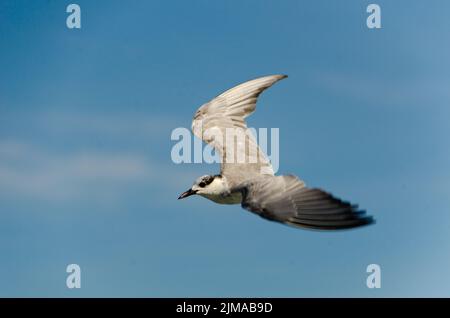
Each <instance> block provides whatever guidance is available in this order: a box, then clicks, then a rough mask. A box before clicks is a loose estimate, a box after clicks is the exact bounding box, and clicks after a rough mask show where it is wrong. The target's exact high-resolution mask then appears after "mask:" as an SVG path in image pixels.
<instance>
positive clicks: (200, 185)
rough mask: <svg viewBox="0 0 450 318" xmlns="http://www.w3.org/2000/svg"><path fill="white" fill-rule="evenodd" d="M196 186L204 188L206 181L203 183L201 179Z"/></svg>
mask: <svg viewBox="0 0 450 318" xmlns="http://www.w3.org/2000/svg"><path fill="white" fill-rule="evenodd" d="M198 186H199V187H200V188H204V187H205V186H206V183H204V182H203V181H202V182H200V183H199V184H198Z"/></svg>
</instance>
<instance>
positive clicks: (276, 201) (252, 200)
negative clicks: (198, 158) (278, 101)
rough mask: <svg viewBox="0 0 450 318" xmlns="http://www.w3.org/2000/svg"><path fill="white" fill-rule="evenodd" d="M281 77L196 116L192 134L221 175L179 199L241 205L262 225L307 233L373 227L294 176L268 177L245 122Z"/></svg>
mask: <svg viewBox="0 0 450 318" xmlns="http://www.w3.org/2000/svg"><path fill="white" fill-rule="evenodd" d="M285 77H286V76H285V75H271V76H265V77H261V78H257V79H254V80H251V81H248V82H245V83H243V84H240V85H238V86H236V87H233V88H232V89H230V90H228V91H226V92H224V93H222V94H221V95H219V96H217V97H216V98H214V99H212V100H211V101H210V102H208V103H206V104H204V105H203V106H202V107H200V108H199V109H198V110H197V112H196V113H195V116H194V120H193V122H192V131H193V132H194V135H195V136H197V137H198V138H201V139H202V140H204V141H205V142H207V143H209V144H210V145H211V146H213V147H214V148H215V150H216V151H218V152H219V154H220V156H221V173H220V174H219V175H213V176H211V175H205V176H202V177H200V178H198V179H197V180H196V181H195V183H194V185H193V186H192V187H191V189H189V190H188V191H186V192H184V193H183V194H181V195H180V197H179V199H182V198H185V197H188V196H190V195H193V194H197V195H200V196H203V197H205V198H207V199H209V200H211V201H214V202H216V203H219V204H241V205H242V207H243V208H245V209H247V210H249V211H251V212H253V213H256V214H258V215H259V216H261V217H263V218H265V219H268V220H271V221H276V222H280V223H284V224H287V225H291V226H296V227H302V228H310V229H320V230H334V229H346V228H353V227H358V226H362V225H366V224H370V223H373V222H374V221H373V219H372V217H370V216H366V215H365V211H360V210H358V209H357V206H356V205H352V204H350V203H348V202H344V201H341V200H340V199H337V198H335V197H333V196H332V195H331V194H329V193H327V192H325V191H323V190H320V189H312V188H308V187H306V185H305V183H304V182H303V181H301V180H300V179H299V178H297V177H296V176H293V175H287V176H275V175H274V172H273V169H272V166H271V164H270V161H269V160H268V159H267V157H266V155H265V154H264V153H263V152H262V150H261V149H260V148H259V147H258V145H257V142H256V140H255V138H254V137H253V135H252V134H251V133H250V132H249V130H248V128H247V124H246V122H245V118H246V117H247V116H248V115H250V114H251V113H252V112H253V111H254V110H255V107H256V102H257V98H258V97H259V95H260V94H261V93H262V92H263V91H264V90H265V89H266V88H268V87H270V86H272V84H274V83H275V82H277V81H279V80H281V79H283V78H285ZM235 139H237V141H235Z"/></svg>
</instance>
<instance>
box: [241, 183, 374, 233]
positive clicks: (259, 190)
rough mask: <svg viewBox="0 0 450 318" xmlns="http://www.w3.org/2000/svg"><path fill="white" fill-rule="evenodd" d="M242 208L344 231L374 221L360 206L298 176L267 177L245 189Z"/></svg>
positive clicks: (268, 216) (304, 225)
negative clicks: (311, 186)
mask: <svg viewBox="0 0 450 318" xmlns="http://www.w3.org/2000/svg"><path fill="white" fill-rule="evenodd" d="M241 191H242V193H243V200H242V207H243V208H245V209H247V210H249V211H251V212H254V213H256V214H258V215H260V216H261V217H263V218H266V219H269V220H271V221H277V222H281V223H285V224H288V225H291V226H296V227H302V228H309V229H316V230H340V229H348V228H354V227H359V226H363V225H367V224H371V223H373V222H374V220H373V218H372V217H371V216H367V215H366V214H365V211H362V210H358V207H357V206H356V205H352V204H350V203H349V202H345V201H342V200H340V199H338V198H335V197H333V196H332V195H331V194H330V193H327V192H325V191H322V190H320V189H312V188H307V187H306V186H305V184H304V183H303V182H302V181H301V180H299V179H298V178H297V177H295V176H291V175H289V176H277V177H275V176H265V177H261V178H258V179H255V180H252V181H250V182H248V183H247V184H246V185H245V186H243V187H242V188H241Z"/></svg>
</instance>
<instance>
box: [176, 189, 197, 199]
mask: <svg viewBox="0 0 450 318" xmlns="http://www.w3.org/2000/svg"><path fill="white" fill-rule="evenodd" d="M196 193H197V191H194V190H192V189H189V190H187V191H186V192H183V193H182V194H181V195H180V196H179V197H178V200H180V199H184V198H187V197H189V196H191V195H193V194H196Z"/></svg>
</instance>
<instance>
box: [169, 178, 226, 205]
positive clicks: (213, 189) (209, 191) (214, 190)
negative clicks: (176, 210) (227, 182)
mask: <svg viewBox="0 0 450 318" xmlns="http://www.w3.org/2000/svg"><path fill="white" fill-rule="evenodd" d="M224 188H225V186H224V184H223V180H222V177H221V176H220V175H215V176H210V175H205V176H201V177H200V178H198V179H197V180H195V182H194V184H193V185H192V187H191V188H190V189H189V190H187V191H185V192H183V193H182V194H181V195H180V196H179V197H178V200H179V199H184V198H187V197H189V196H191V195H193V194H198V195H203V196H208V195H218V194H221V193H222V192H223V191H224Z"/></svg>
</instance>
